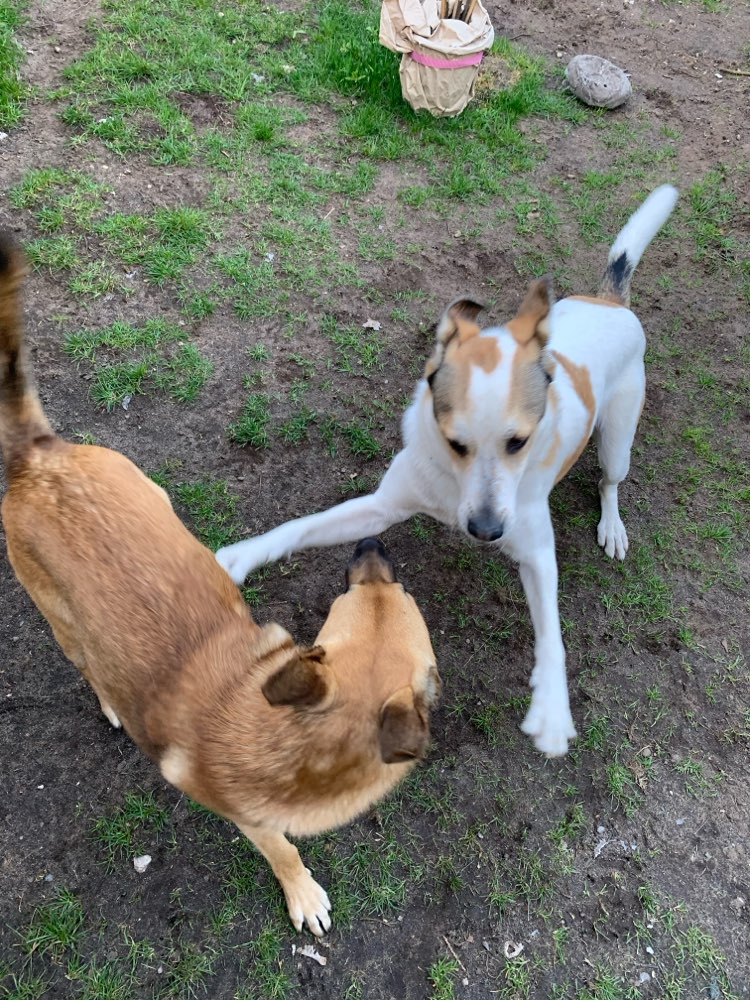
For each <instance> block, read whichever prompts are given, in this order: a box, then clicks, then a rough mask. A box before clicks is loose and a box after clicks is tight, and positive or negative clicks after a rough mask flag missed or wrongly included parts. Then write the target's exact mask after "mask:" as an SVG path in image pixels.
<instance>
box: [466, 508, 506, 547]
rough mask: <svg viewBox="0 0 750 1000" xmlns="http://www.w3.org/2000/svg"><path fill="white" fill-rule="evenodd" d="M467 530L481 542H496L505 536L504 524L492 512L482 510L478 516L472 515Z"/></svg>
mask: <svg viewBox="0 0 750 1000" xmlns="http://www.w3.org/2000/svg"><path fill="white" fill-rule="evenodd" d="M466 530H467V531H468V532H469V534H470V535H472V536H473V537H474V538H478V539H479V541H480V542H496V541H497V539H498V538H502V537H503V525H502V523H501V522H500V521H498V520H497V518H496V517H493V515H492V514H490V513H488V512H485V511H480V512H479V514H477V516H476V517H470V518H469V520H468V521H467V523H466Z"/></svg>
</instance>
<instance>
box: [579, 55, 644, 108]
mask: <svg viewBox="0 0 750 1000" xmlns="http://www.w3.org/2000/svg"><path fill="white" fill-rule="evenodd" d="M565 79H566V80H567V81H568V86H569V87H570V89H571V90H572V91H573V93H574V94H575V95H576V97H577V98H578V99H579V100H581V101H583V103H584V104H589V105H591V107H593V108H619V106H620V105H621V104H624V103H625V101H627V99H628V98H629V97H630V95H631V93H632V92H633V91H632V87H631V86H630V80H629V79H628V77H627V75H626V73H625V71H624V70H621V69H620V67H619V66H615V64H614V63H611V62H610V61H609V60H608V59H602V57H601V56H589V55H579V56H573V58H572V59H571V60H570V62H569V63H568V65H567V67H566V69H565Z"/></svg>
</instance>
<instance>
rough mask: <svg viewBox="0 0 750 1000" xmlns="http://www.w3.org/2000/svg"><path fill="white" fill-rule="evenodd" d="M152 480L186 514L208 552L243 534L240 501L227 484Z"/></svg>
mask: <svg viewBox="0 0 750 1000" xmlns="http://www.w3.org/2000/svg"><path fill="white" fill-rule="evenodd" d="M153 478H154V479H156V481H157V482H159V485H160V486H163V487H164V489H166V490H167V492H168V493H169V494H170V495H171V496H172V498H173V499H174V501H175V502H176V503H177V504H178V505H179V506H181V507H183V508H184V509H185V510H186V512H187V514H188V516H189V518H190V523H191V526H192V528H193V530H194V531H195V533H196V534H197V535H198V537H199V538H200V540H201V541H202V542H203V544H204V545H205V546H207V547H208V548H209V549H212V550H215V549H220V548H221V547H222V546H223V545H227V544H228V543H229V542H231V541H235V539H236V538H237V536H238V535H239V534H240V526H239V522H238V519H237V497H236V496H235V495H234V494H233V493H230V491H229V487H228V485H227V483H226V481H224V480H221V479H219V480H212V479H199V480H196V481H194V482H178V483H175V482H172V481H171V478H169V477H167V476H165V475H164V474H162V475H160V476H155V477H153Z"/></svg>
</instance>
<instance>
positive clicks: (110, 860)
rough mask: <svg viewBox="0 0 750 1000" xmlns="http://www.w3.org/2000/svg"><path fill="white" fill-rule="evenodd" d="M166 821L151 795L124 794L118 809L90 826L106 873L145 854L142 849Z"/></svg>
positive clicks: (146, 793) (149, 793) (165, 811)
mask: <svg viewBox="0 0 750 1000" xmlns="http://www.w3.org/2000/svg"><path fill="white" fill-rule="evenodd" d="M168 819H169V814H168V812H167V810H166V809H165V808H164V807H163V806H161V805H159V803H158V802H157V801H156V799H155V798H154V795H153V792H143V793H140V792H139V793H136V792H128V793H127V795H126V796H125V800H124V802H123V804H122V805H121V806H118V807H116V808H115V809H113V810H112V811H111V812H110V813H109V815H107V816H99V817H98V818H97V819H96V820H94V822H93V824H92V834H93V836H94V839H95V840H96V841H97V843H98V845H99V849H100V851H101V853H102V854H103V862H102V863H103V864H104V865H105V866H106V867H107V869H108V870H109V871H114V870H115V868H116V867H117V866H118V865H121V864H123V863H125V862H128V861H132V858H133V857H137V856H138V855H140V854H144V853H146V847H147V846H148V845H149V844H150V843H152V841H153V840H154V839H155V838H157V837H158V835H159V833H160V832H161V831H162V830H163V829H164V828H165V826H166V825H167V822H168Z"/></svg>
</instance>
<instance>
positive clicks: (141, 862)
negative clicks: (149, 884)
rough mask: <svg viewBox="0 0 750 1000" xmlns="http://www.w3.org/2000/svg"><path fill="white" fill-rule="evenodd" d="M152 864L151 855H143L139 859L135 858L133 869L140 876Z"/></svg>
mask: <svg viewBox="0 0 750 1000" xmlns="http://www.w3.org/2000/svg"><path fill="white" fill-rule="evenodd" d="M150 864H151V855H150V854H142V855H141V856H140V857H139V858H133V868H135V870H136V871H137V872H138V874H139V875H143V873H144V872H145V870H146V869H147V868H148V866H149V865H150Z"/></svg>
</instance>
